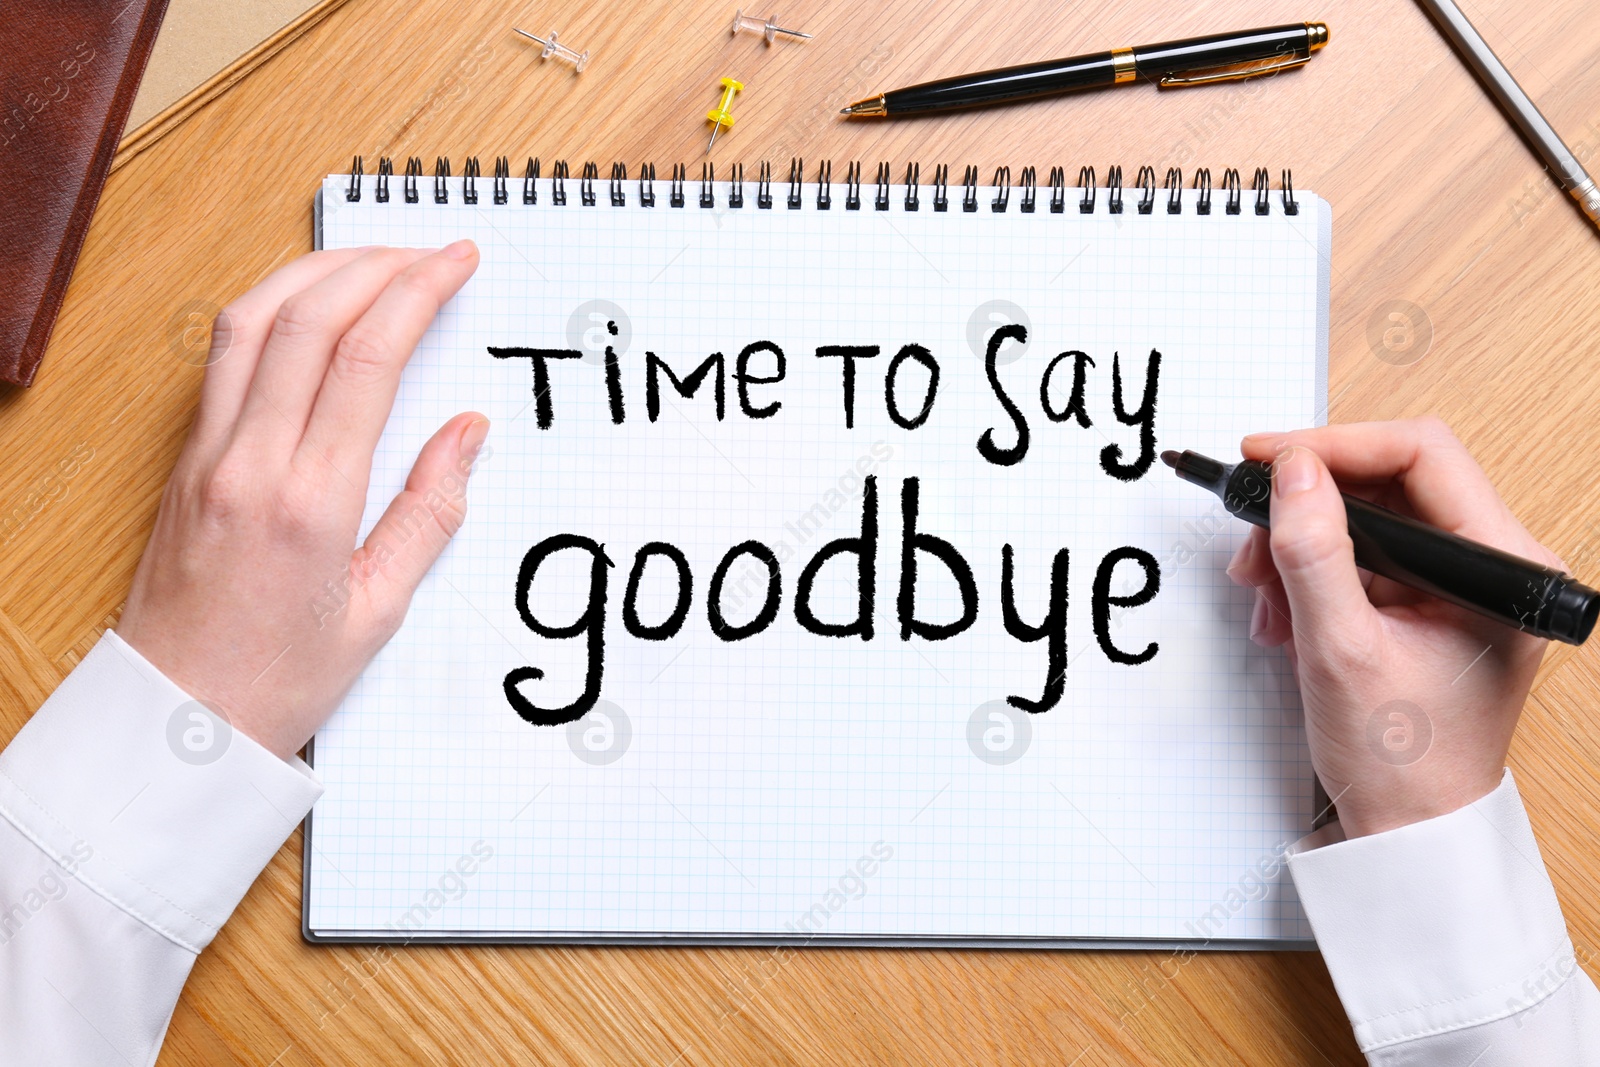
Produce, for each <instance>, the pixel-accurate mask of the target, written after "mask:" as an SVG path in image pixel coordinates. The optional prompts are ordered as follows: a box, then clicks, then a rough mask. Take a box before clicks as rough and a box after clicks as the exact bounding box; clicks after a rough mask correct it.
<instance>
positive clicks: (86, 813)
mask: <svg viewBox="0 0 1600 1067" xmlns="http://www.w3.org/2000/svg"><path fill="white" fill-rule="evenodd" d="M321 793H322V786H321V785H320V784H319V783H318V782H317V781H316V779H315V778H314V777H313V776H312V775H311V771H310V768H308V767H307V766H306V765H305V764H304V763H303V762H301V761H300V760H298V759H291V760H288V761H285V760H282V759H279V758H278V757H277V756H274V755H273V754H272V753H270V752H268V751H267V750H266V749H264V748H262V747H261V746H260V745H258V744H256V743H255V742H254V741H252V740H250V739H249V738H248V737H245V736H244V735H243V734H241V733H239V732H237V731H234V730H232V729H231V728H230V727H229V726H228V724H227V723H226V721H225V720H223V719H220V718H218V717H217V716H216V715H214V714H213V713H211V712H210V711H208V710H207V709H205V708H204V707H202V706H201V705H199V704H197V703H195V701H194V700H193V698H191V697H190V696H189V695H188V694H187V693H185V692H184V691H183V690H181V689H179V688H178V687H177V686H176V685H174V684H173V683H172V682H171V681H169V680H168V679H167V678H166V677H165V676H164V675H162V674H161V672H160V671H158V670H156V669H155V668H154V667H153V666H151V665H150V664H149V663H148V662H147V661H146V660H145V659H144V657H142V656H140V655H139V654H138V653H137V652H135V651H134V650H133V649H132V648H131V647H129V646H128V644H127V643H126V642H124V641H123V640H122V639H121V638H119V637H117V635H116V634H114V633H110V632H108V633H106V635H105V636H104V637H103V638H101V640H100V642H99V643H98V644H96V645H95V647H94V649H93V650H92V651H91V652H90V653H89V655H88V656H86V657H84V660H83V662H82V663H81V664H79V665H78V668H77V669H76V670H74V671H73V672H72V674H70V675H69V676H68V677H67V679H66V680H65V681H64V682H62V684H61V687H60V688H59V689H57V690H56V691H55V693H54V694H52V695H51V697H50V699H49V700H47V701H45V703H44V706H43V707H41V708H40V709H39V711H38V713H37V714H35V715H34V716H33V718H32V719H31V720H30V721H29V722H28V723H27V725H25V726H24V727H23V728H22V730H21V732H19V733H18V734H17V736H16V738H15V739H14V740H13V741H12V742H11V744H10V745H9V746H8V747H7V748H6V750H5V751H4V752H3V753H0V1035H3V1036H0V1065H5V1067H10V1065H12V1064H19V1065H20V1064H40V1063H59V1064H80V1063H82V1064H101V1063H106V1064H121V1063H127V1064H134V1065H143V1064H151V1063H154V1062H155V1059H156V1054H157V1053H158V1052H159V1051H160V1048H161V1041H162V1038H163V1037H164V1036H165V1034H166V1030H167V1023H168V1021H169V1020H170V1019H171V1017H172V1009H173V1006H174V1005H175V1004H177V1002H178V994H179V993H180V992H181V991H182V989H183V983H184V980H185V979H186V978H187V977H188V975H189V969H190V967H191V966H193V964H194V960H195V957H196V956H197V955H198V954H199V952H200V950H201V949H203V948H205V946H206V945H207V944H209V943H210V941H211V939H212V938H213V937H215V936H216V933H217V930H218V928H220V927H221V926H222V924H223V923H224V922H225V921H227V918H228V916H229V915H231V914H232V913H233V909H234V908H235V907H236V906H237V905H238V903H239V901H240V899H241V898H243V896H244V894H245V891H246V890H247V889H249V888H250V884H251V883H252V882H254V881H255V879H256V876H257V875H258V874H259V873H260V872H261V869H262V868H263V867H265V866H266V865H267V862H268V861H269V860H270V859H271V858H272V856H273V854H274V853H276V852H277V850H278V848H279V847H280V846H281V845H282V844H283V842H284V839H285V838H287V837H288V836H289V834H290V832H291V831H293V829H294V828H295V826H296V825H297V824H298V823H299V822H300V820H301V819H303V818H304V817H305V815H306V812H308V811H310V810H311V805H312V803H313V802H314V801H315V800H316V799H317V797H318V796H320V795H321Z"/></svg>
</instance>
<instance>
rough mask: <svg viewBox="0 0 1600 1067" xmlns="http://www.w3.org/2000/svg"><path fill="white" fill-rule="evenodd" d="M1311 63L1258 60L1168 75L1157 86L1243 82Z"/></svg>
mask: <svg viewBox="0 0 1600 1067" xmlns="http://www.w3.org/2000/svg"><path fill="white" fill-rule="evenodd" d="M1309 62H1311V57H1310V56H1291V57H1290V58H1288V59H1258V60H1254V61H1252V62H1250V63H1237V64H1235V65H1233V66H1231V67H1211V68H1208V69H1206V70H1198V71H1191V72H1189V73H1188V74H1168V75H1167V76H1165V77H1164V78H1162V79H1161V80H1160V81H1158V82H1156V84H1157V85H1159V86H1161V88H1163V89H1181V88H1183V87H1184V86H1186V85H1211V84H1214V83H1216V82H1233V81H1243V80H1244V79H1245V78H1259V77H1261V76H1262V75H1264V74H1277V73H1278V72H1280V71H1285V70H1293V69H1294V68H1296V67H1303V66H1305V65H1306V64H1307V63H1309Z"/></svg>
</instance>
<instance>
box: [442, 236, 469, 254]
mask: <svg viewBox="0 0 1600 1067" xmlns="http://www.w3.org/2000/svg"><path fill="white" fill-rule="evenodd" d="M477 251H478V246H477V245H475V244H473V243H472V242H471V241H469V240H467V239H466V238H465V237H463V238H462V239H461V240H459V241H456V242H454V243H452V244H447V245H445V246H444V247H443V248H441V249H439V254H440V255H441V256H443V257H444V258H446V259H471V258H472V256H473V255H474V253H476V252H477Z"/></svg>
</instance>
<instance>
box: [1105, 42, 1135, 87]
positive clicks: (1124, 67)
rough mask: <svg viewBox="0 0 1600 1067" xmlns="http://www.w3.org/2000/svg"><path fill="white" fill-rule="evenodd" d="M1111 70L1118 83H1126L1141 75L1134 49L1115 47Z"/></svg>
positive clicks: (1112, 53) (1112, 52)
mask: <svg viewBox="0 0 1600 1067" xmlns="http://www.w3.org/2000/svg"><path fill="white" fill-rule="evenodd" d="M1111 70H1112V75H1113V77H1114V78H1115V79H1116V80H1115V83H1114V84H1116V85H1126V84H1127V83H1128V82H1131V81H1133V80H1135V79H1136V78H1138V77H1139V68H1138V67H1137V66H1135V65H1134V62H1133V49H1131V48H1113V49H1112V50H1111Z"/></svg>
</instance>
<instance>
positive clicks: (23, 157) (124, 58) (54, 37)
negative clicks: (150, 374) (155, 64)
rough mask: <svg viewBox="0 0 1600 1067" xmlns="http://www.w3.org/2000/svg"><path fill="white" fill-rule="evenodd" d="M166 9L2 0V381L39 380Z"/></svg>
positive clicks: (148, 1)
mask: <svg viewBox="0 0 1600 1067" xmlns="http://www.w3.org/2000/svg"><path fill="white" fill-rule="evenodd" d="M166 9H167V0H4V2H3V3H0V41H4V42H5V48H4V51H5V55H4V58H3V60H0V203H3V205H4V207H3V209H0V381H5V382H12V383H15V384H16V385H30V384H32V382H33V375H34V372H35V371H36V370H38V368H39V360H40V358H42V357H43V355H44V348H45V343H46V342H47V341H49V340H50V328H51V327H52V326H53V325H54V324H55V320H56V312H58V311H60V310H61V298H62V297H63V296H65V295H66V291H67V282H68V280H69V279H70V278H71V277H72V267H73V264H74V263H76V262H77V259H78V250H79V249H80V248H82V247H83V237H84V234H85V233H87V232H88V229H89V219H90V218H91V217H92V216H93V215H94V207H95V204H96V202H98V201H99V199H100V187H101V186H102V185H104V184H105V180H106V173H107V171H109V170H110V168H111V157H112V156H113V155H114V154H115V152H116V150H117V141H118V140H119V139H120V138H121V137H122V124H123V123H124V122H125V121H126V120H127V118H128V108H129V107H131V106H132V105H133V97H134V92H135V90H137V89H138V87H139V77H140V75H142V74H143V73H144V64H145V60H146V59H148V58H149V56H150V46H151V45H152V44H154V43H155V39H156V30H158V29H159V28H160V27H161V16H162V15H163V14H164V13H165V12H166Z"/></svg>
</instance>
